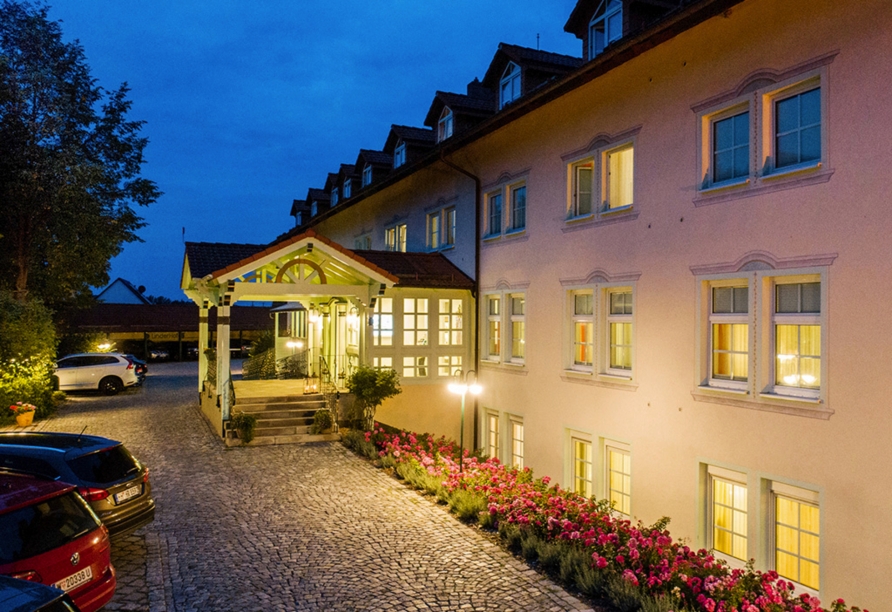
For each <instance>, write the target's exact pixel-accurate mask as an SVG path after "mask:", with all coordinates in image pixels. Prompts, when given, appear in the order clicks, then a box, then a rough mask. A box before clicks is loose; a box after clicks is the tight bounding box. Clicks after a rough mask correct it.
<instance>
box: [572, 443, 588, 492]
mask: <svg viewBox="0 0 892 612" xmlns="http://www.w3.org/2000/svg"><path fill="white" fill-rule="evenodd" d="M572 444H573V490H574V491H575V492H576V493H579V494H580V495H584V496H585V497H591V495H592V444H591V442H587V441H585V440H580V439H578V438H573V440H572Z"/></svg>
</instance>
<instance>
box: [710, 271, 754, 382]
mask: <svg viewBox="0 0 892 612" xmlns="http://www.w3.org/2000/svg"><path fill="white" fill-rule="evenodd" d="M741 288H746V290H747V299H746V302H747V311H746V312H745V313H739V312H732V313H716V312H714V310H715V304H714V300H715V290H716V289H741ZM753 297H754V296H753V288H752V287H751V286H750V284H749V279H747V278H735V279H727V280H720V281H713V282H710V283H709V286H708V296H707V300H708V306H707V319H708V322H707V329H706V334H707V337H708V352H707V361H708V367H709V369H708V385H709V386H710V387H715V388H724V389H731V390H739V391H745V390H746V389H747V388H748V386H749V383H750V381H751V380H752V378H753V373H754V372H753V369H754V367H755V364H754V362H753V337H752V335H753V330H754V329H755V321H754V313H753V310H754V308H753ZM735 303H736V302H735ZM714 324H715V325H746V326H747V351H746V353H747V359H746V364H747V377H746V379H739V378H738V379H730V380H728V379H725V378H716V377H715V376H714V373H715V364H714V359H715V353H716V349H715V337H714V331H713V325H714Z"/></svg>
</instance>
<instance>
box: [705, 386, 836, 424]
mask: <svg viewBox="0 0 892 612" xmlns="http://www.w3.org/2000/svg"><path fill="white" fill-rule="evenodd" d="M691 397H692V398H693V399H694V401H695V402H705V403H708V404H721V405H723V406H733V407H735V408H747V409H749V410H762V411H764V412H776V413H778V414H788V415H790V416H801V417H806V418H811V419H823V420H827V419H829V418H830V417H831V416H833V414H834V411H833V410H831V409H830V408H828V407H827V406H826V405H824V403H823V401H822V400H820V399H818V398H813V399H811V398H804V397H792V396H789V395H778V394H776V393H760V394H758V396H757V397H753V396H751V395H750V394H749V393H748V392H742V391H739V390H736V389H722V388H718V387H706V386H700V387H697V388H696V389H694V390H693V391H691Z"/></svg>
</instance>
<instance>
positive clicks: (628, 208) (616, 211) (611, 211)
mask: <svg viewBox="0 0 892 612" xmlns="http://www.w3.org/2000/svg"><path fill="white" fill-rule="evenodd" d="M633 206H634V204H626V205H625V206H617V207H616V208H605V209H604V210H602V211H601V216H602V217H606V216H610V215H622V214H624V213H629V212H632V207H633Z"/></svg>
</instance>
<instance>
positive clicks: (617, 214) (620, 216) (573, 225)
mask: <svg viewBox="0 0 892 612" xmlns="http://www.w3.org/2000/svg"><path fill="white" fill-rule="evenodd" d="M639 214H640V211H638V210H637V209H634V208H633V207H632V205H629V206H623V207H622V208H614V209H612V210H605V211H604V212H602V213H600V214H597V215H595V214H591V215H586V216H584V217H571V218H569V219H567V220H566V221H565V222H564V225H565V227H563V228H561V231H562V232H563V233H567V232H575V231H579V230H583V229H588V228H590V227H600V226H602V225H612V224H614V223H623V222H625V221H634V220H635V219H637V218H638V215H639Z"/></svg>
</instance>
